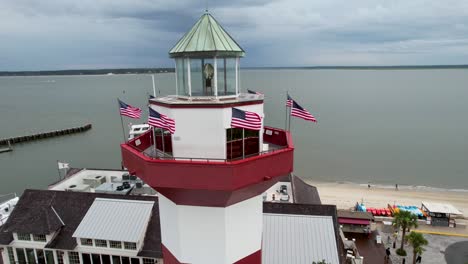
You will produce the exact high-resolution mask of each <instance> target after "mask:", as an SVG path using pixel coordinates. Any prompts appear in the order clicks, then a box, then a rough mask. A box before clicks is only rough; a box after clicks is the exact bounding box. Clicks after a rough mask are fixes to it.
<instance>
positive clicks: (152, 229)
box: [0, 190, 162, 258]
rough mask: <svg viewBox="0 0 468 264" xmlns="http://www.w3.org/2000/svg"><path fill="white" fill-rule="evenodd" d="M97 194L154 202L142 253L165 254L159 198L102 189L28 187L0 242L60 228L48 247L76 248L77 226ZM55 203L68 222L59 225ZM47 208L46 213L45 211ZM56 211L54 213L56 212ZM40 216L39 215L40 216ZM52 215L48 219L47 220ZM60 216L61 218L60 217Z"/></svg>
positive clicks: (143, 254)
mask: <svg viewBox="0 0 468 264" xmlns="http://www.w3.org/2000/svg"><path fill="white" fill-rule="evenodd" d="M96 198H107V199H124V200H144V201H151V202H153V203H154V204H153V206H152V217H151V219H150V221H149V223H148V228H147V229H146V234H145V240H144V246H143V248H142V250H141V251H140V252H139V253H138V255H139V256H143V257H152V258H162V248H161V227H160V222H159V207H158V198H157V197H152V196H122V195H112V194H103V193H82V192H64V191H49V190H25V191H24V193H23V195H22V196H21V197H20V200H19V201H18V204H17V205H16V207H15V210H13V212H12V213H11V215H10V217H9V218H8V221H7V223H5V225H3V226H2V227H0V244H2V245H8V244H9V243H10V242H11V241H12V239H13V237H12V233H13V232H26V233H28V232H29V233H33V234H44V233H47V232H45V231H48V230H53V231H57V232H56V236H55V237H54V239H53V240H52V241H50V242H49V243H48V244H47V245H46V247H47V248H56V249H62V250H73V249H74V248H75V247H76V245H77V244H76V239H75V238H73V237H72V235H73V233H74V232H75V230H76V228H77V227H78V225H79V224H80V222H81V220H82V219H83V217H84V216H85V214H86V212H87V211H88V209H89V208H90V207H91V205H92V204H93V202H94V200H95V199H96ZM51 206H52V207H53V208H54V209H55V211H56V212H57V214H58V215H59V217H60V219H61V220H62V221H63V223H65V225H62V224H60V226H59V227H58V228H56V227H57V226H58V224H57V223H55V221H56V220H53V221H50V220H51V219H54V217H52V216H50V211H49V210H45V211H44V208H48V207H51ZM45 212H46V213H45ZM54 214H55V213H54ZM39 216H40V217H39ZM26 219H30V221H29V222H28V221H26ZM47 219H49V220H47ZM57 220H59V219H58V218H57Z"/></svg>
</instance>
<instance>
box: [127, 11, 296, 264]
mask: <svg viewBox="0 0 468 264" xmlns="http://www.w3.org/2000/svg"><path fill="white" fill-rule="evenodd" d="M169 55H170V57H172V58H174V60H175V67H176V81H175V85H174V88H175V89H174V90H175V95H170V96H165V97H157V98H155V99H151V100H150V101H149V103H150V107H151V108H152V109H153V110H155V111H157V112H159V113H161V114H164V115H166V116H168V117H170V118H172V119H174V120H175V124H176V125H175V127H176V128H175V133H174V134H171V133H169V131H158V130H157V129H155V133H154V132H153V131H148V132H146V133H145V134H142V135H141V136H139V137H137V138H134V139H132V140H131V141H129V142H126V143H125V144H122V145H121V150H122V158H123V163H124V165H125V167H127V168H128V169H129V171H130V172H131V173H135V174H136V175H138V177H140V178H141V179H143V180H144V181H145V182H146V183H148V184H149V185H150V186H152V187H153V188H154V189H155V190H157V191H158V193H159V213H160V221H161V238H162V245H163V246H162V251H163V256H164V263H165V264H172V263H194V264H228V263H229V264H230V263H255V264H260V263H261V250H262V227H263V213H262V209H263V199H262V195H263V193H264V192H265V191H266V190H267V189H268V188H269V187H271V186H272V185H273V184H275V183H276V182H278V180H279V178H281V176H284V175H287V174H289V173H290V172H292V170H293V150H294V148H293V143H292V140H291V137H290V135H289V133H288V132H286V131H284V130H282V129H278V128H273V127H267V126H264V120H265V118H268V117H265V115H264V112H263V103H264V102H263V95H257V94H248V93H242V91H240V87H239V79H240V78H239V77H240V72H239V61H240V58H241V57H243V56H244V50H243V49H242V48H241V47H240V46H239V44H237V42H236V41H235V40H234V39H233V38H232V37H231V36H230V35H229V34H228V33H227V32H226V31H225V30H224V29H223V28H222V27H221V25H220V24H219V23H218V22H217V21H216V20H215V19H214V18H213V16H211V15H210V14H208V13H206V14H204V15H202V16H201V18H200V19H199V20H198V22H196V23H195V25H194V26H193V27H192V29H191V30H190V31H189V32H188V33H186V34H185V35H184V36H183V37H182V38H181V39H180V40H179V42H178V43H177V44H176V45H175V46H174V47H173V48H172V49H171V51H170V52H169ZM233 108H237V109H240V110H243V111H249V112H255V113H257V114H258V115H260V116H261V117H263V118H262V129H261V130H260V131H258V130H248V129H244V130H243V129H242V128H231V118H232V109H233Z"/></svg>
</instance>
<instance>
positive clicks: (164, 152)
mask: <svg viewBox="0 0 468 264" xmlns="http://www.w3.org/2000/svg"><path fill="white" fill-rule="evenodd" d="M161 136H162V147H163V155H164V156H166V149H165V147H164V129H163V128H161Z"/></svg>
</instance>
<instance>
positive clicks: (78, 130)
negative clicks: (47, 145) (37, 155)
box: [0, 124, 92, 153]
mask: <svg viewBox="0 0 468 264" xmlns="http://www.w3.org/2000/svg"><path fill="white" fill-rule="evenodd" d="M91 128H92V125H91V124H86V125H84V126H79V127H72V128H67V129H61V130H55V131H49V132H42V133H37V134H32V135H27V136H18V137H10V138H2V139H0V146H1V145H8V147H6V148H0V153H2V152H7V151H12V150H13V149H12V148H11V144H16V143H23V142H28V141H36V140H40V139H44V138H51V137H58V136H64V135H70V134H76V133H81V132H85V131H88V130H90V129H91Z"/></svg>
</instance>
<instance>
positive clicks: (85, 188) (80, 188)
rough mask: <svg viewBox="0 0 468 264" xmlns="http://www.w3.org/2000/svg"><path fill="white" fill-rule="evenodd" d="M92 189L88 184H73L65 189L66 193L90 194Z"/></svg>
mask: <svg viewBox="0 0 468 264" xmlns="http://www.w3.org/2000/svg"><path fill="white" fill-rule="evenodd" d="M90 189H91V187H90V186H89V185H87V184H72V185H70V186H68V187H67V188H65V191H69V192H89V190H90Z"/></svg>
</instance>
